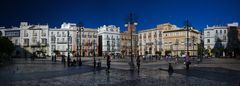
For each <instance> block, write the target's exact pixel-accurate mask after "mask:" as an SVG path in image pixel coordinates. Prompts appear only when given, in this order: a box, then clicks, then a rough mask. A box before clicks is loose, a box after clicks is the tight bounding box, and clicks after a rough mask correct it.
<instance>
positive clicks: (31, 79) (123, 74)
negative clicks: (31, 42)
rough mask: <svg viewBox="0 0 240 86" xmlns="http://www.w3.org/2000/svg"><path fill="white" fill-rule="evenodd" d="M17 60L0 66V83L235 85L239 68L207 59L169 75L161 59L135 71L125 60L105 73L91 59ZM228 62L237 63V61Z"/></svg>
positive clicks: (50, 85) (41, 85)
mask: <svg viewBox="0 0 240 86" xmlns="http://www.w3.org/2000/svg"><path fill="white" fill-rule="evenodd" d="M17 61H18V63H15V64H13V65H9V66H4V67H1V68H0V83H1V86H9V85H10V86H68V85H71V86H106V85H107V86H239V84H240V73H239V72H240V71H239V70H233V69H236V68H233V69H228V68H224V67H218V66H217V65H216V64H215V66H211V67H208V66H206V64H210V63H208V62H207V61H206V62H205V63H204V64H197V65H198V66H192V67H191V69H190V71H186V70H185V69H184V68H176V66H178V64H176V66H174V72H173V74H169V73H168V72H167V69H164V68H163V67H165V66H168V65H166V64H165V63H162V62H161V63H160V64H157V63H158V62H155V63H154V62H152V63H145V64H143V67H142V68H141V69H140V72H139V73H138V72H137V71H129V70H128V67H129V66H128V65H127V63H126V62H113V63H112V66H111V70H110V73H107V72H106V71H105V69H104V67H105V65H104V64H105V63H104V62H103V68H102V69H100V70H96V69H94V68H93V67H92V66H91V63H92V61H91V60H89V61H86V62H84V65H83V66H81V67H67V66H64V65H63V64H62V63H59V62H57V63H51V62H49V61H45V62H42V61H41V60H36V61H33V62H32V63H30V62H28V61H24V60H17ZM218 61H220V60H218ZM221 61H223V63H224V62H226V61H224V60H221ZM213 62H214V59H213ZM230 62H231V61H230ZM88 63H89V64H88ZM211 64H213V63H211ZM225 64H229V63H228V62H227V63H225ZM231 64H234V65H238V66H239V63H238V62H233V63H231ZM161 65H163V67H162V68H161ZM193 65H196V64H193ZM199 65H204V66H199ZM155 66H157V67H155ZM183 66H184V65H183ZM124 68H125V69H124ZM159 68H160V69H159Z"/></svg>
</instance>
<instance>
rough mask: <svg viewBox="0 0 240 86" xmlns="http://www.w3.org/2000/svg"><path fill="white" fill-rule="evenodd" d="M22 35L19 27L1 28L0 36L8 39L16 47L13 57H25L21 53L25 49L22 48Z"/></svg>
mask: <svg viewBox="0 0 240 86" xmlns="http://www.w3.org/2000/svg"><path fill="white" fill-rule="evenodd" d="M20 35H21V34H20V29H19V28H18V27H12V28H5V27H0V36H3V37H7V38H8V39H9V40H10V41H12V43H13V44H14V46H15V50H14V51H13V53H12V55H13V56H19V57H23V53H21V51H23V49H21V47H20ZM17 54H18V55H17Z"/></svg>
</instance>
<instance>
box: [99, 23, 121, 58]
mask: <svg viewBox="0 0 240 86" xmlns="http://www.w3.org/2000/svg"><path fill="white" fill-rule="evenodd" d="M98 35H99V36H101V38H102V41H101V42H102V43H101V44H102V52H103V55H105V54H117V53H120V28H119V27H116V26H114V25H103V26H101V27H99V28H98Z"/></svg>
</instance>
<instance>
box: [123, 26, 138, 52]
mask: <svg viewBox="0 0 240 86" xmlns="http://www.w3.org/2000/svg"><path fill="white" fill-rule="evenodd" d="M136 25H137V23H133V22H131V23H130V22H128V23H127V24H125V27H126V28H127V31H124V32H121V33H120V52H121V54H122V55H123V56H129V55H137V54H138V52H139V51H138V34H137V32H136ZM131 44H132V46H131Z"/></svg>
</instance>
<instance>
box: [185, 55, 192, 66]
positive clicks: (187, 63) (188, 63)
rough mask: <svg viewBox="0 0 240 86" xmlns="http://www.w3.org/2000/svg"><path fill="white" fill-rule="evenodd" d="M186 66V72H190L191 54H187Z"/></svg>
mask: <svg viewBox="0 0 240 86" xmlns="http://www.w3.org/2000/svg"><path fill="white" fill-rule="evenodd" d="M185 64H186V70H189V65H190V64H191V62H190V57H189V52H187V55H186V57H185Z"/></svg>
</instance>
